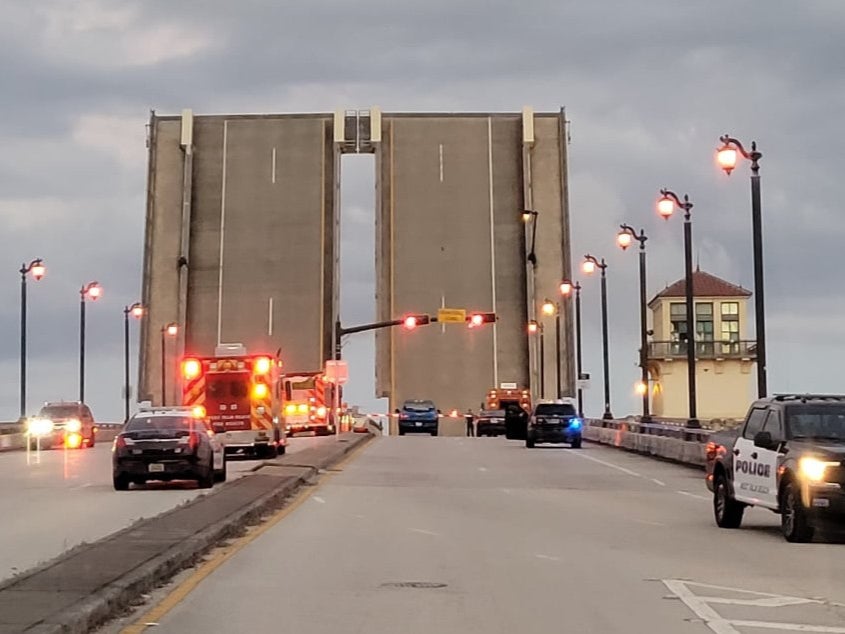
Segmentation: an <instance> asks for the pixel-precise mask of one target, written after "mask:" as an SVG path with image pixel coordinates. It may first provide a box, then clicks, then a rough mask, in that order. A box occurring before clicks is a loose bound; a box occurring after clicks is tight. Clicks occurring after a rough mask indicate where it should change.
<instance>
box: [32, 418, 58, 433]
mask: <svg viewBox="0 0 845 634" xmlns="http://www.w3.org/2000/svg"><path fill="white" fill-rule="evenodd" d="M52 431H53V421H51V420H50V419H49V418H30V419H29V421H27V424H26V433H28V434H29V435H30V436H46V435H47V434H49V433H51V432H52Z"/></svg>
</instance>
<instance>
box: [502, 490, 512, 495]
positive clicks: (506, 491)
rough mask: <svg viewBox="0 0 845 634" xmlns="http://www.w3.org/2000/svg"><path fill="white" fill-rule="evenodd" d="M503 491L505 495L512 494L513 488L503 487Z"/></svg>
mask: <svg viewBox="0 0 845 634" xmlns="http://www.w3.org/2000/svg"><path fill="white" fill-rule="evenodd" d="M502 493H504V494H505V495H510V494H511V490H510V489H502Z"/></svg>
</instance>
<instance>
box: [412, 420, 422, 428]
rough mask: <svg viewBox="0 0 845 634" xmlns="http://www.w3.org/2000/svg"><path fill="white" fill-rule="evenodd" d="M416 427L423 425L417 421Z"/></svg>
mask: <svg viewBox="0 0 845 634" xmlns="http://www.w3.org/2000/svg"><path fill="white" fill-rule="evenodd" d="M414 425H416V426H417V427H422V423H421V422H419V421H417V422H416V423H414Z"/></svg>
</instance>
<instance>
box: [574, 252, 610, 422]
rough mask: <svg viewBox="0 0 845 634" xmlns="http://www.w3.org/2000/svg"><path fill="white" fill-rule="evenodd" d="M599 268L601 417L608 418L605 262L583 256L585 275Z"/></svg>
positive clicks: (582, 268) (589, 256)
mask: <svg viewBox="0 0 845 634" xmlns="http://www.w3.org/2000/svg"><path fill="white" fill-rule="evenodd" d="M597 267H598V268H599V269H601V341H602V365H603V366H604V414H602V418H603V419H605V420H610V419H612V418H613V414H612V413H611V412H610V354H609V352H608V342H607V263H606V262H605V261H604V258H602V259H601V260H598V259H596V258H594V257H593V256H592V255H590V254H589V253H588V254H587V255H585V256H584V263H583V264H582V265H581V270H583V271H584V273H586V274H587V275H590V274H592V273H595V271H596V268H597Z"/></svg>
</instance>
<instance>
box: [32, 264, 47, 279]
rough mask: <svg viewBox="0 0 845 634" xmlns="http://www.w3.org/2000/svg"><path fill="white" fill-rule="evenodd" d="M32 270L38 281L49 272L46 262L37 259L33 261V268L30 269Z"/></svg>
mask: <svg viewBox="0 0 845 634" xmlns="http://www.w3.org/2000/svg"><path fill="white" fill-rule="evenodd" d="M30 271H31V272H32V277H33V278H34V279H35V281H36V282H37V281H38V280H40V279H41V278H42V277H44V274H45V273H46V272H47V268H46V267H45V266H44V262H42V261H41V260H35V261H34V262H33V263H32V268H31V269H30Z"/></svg>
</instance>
